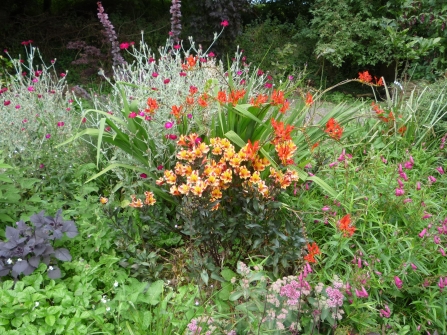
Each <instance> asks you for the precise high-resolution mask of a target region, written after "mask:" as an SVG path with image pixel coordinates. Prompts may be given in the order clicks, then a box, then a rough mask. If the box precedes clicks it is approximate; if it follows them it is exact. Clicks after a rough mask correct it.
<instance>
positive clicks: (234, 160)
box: [228, 155, 242, 168]
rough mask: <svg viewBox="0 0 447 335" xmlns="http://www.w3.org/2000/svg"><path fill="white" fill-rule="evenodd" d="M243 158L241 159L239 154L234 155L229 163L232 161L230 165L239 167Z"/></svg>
mask: <svg viewBox="0 0 447 335" xmlns="http://www.w3.org/2000/svg"><path fill="white" fill-rule="evenodd" d="M241 162H242V160H241V159H240V157H239V155H234V156H233V157H232V158H231V159H230V160H229V162H228V163H230V165H231V166H232V167H233V168H237V167H239V166H240V165H241Z"/></svg>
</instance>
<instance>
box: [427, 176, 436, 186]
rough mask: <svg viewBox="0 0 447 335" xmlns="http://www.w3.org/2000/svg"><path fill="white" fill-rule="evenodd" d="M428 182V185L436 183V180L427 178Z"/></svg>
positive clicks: (430, 177) (431, 177)
mask: <svg viewBox="0 0 447 335" xmlns="http://www.w3.org/2000/svg"><path fill="white" fill-rule="evenodd" d="M428 182H429V183H430V184H433V183H436V178H435V177H433V176H428Z"/></svg>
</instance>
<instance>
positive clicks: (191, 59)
mask: <svg viewBox="0 0 447 335" xmlns="http://www.w3.org/2000/svg"><path fill="white" fill-rule="evenodd" d="M186 61H187V63H188V66H189V67H190V68H192V67H194V66H195V65H196V62H197V58H196V57H194V56H193V55H189V57H188V58H187V59H186Z"/></svg>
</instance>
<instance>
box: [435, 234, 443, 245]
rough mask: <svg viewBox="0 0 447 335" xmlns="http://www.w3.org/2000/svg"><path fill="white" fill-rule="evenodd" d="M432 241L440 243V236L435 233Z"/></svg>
mask: <svg viewBox="0 0 447 335" xmlns="http://www.w3.org/2000/svg"><path fill="white" fill-rule="evenodd" d="M433 242H434V243H435V244H439V243H441V238H440V237H439V236H438V235H436V236H434V237H433Z"/></svg>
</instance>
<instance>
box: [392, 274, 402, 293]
mask: <svg viewBox="0 0 447 335" xmlns="http://www.w3.org/2000/svg"><path fill="white" fill-rule="evenodd" d="M394 284H395V285H396V287H397V288H398V289H399V290H400V289H401V288H402V286H403V285H404V283H403V282H402V280H401V279H400V278H399V277H398V276H394Z"/></svg>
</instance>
